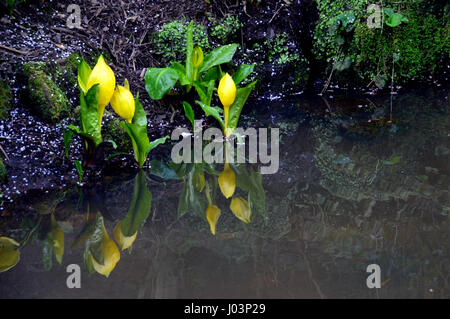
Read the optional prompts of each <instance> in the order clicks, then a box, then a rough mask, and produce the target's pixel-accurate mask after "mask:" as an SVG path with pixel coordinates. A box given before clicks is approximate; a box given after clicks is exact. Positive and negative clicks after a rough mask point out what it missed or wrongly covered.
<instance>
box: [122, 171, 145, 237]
mask: <svg viewBox="0 0 450 319" xmlns="http://www.w3.org/2000/svg"><path fill="white" fill-rule="evenodd" d="M151 205H152V193H151V192H150V191H149V189H148V187H147V182H146V177H145V173H144V171H143V170H140V171H139V173H137V175H136V177H135V179H134V191H133V198H132V200H131V204H130V208H129V209H128V213H127V215H126V216H125V218H124V219H123V221H122V234H123V235H124V236H127V237H129V236H133V235H134V234H135V233H136V232H137V231H138V230H139V229H141V227H142V226H143V225H144V223H145V221H146V220H147V218H148V215H149V214H150V209H151Z"/></svg>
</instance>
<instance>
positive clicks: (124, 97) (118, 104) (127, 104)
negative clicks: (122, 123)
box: [110, 85, 134, 123]
mask: <svg viewBox="0 0 450 319" xmlns="http://www.w3.org/2000/svg"><path fill="white" fill-rule="evenodd" d="M110 103H111V106H112V108H113V109H114V112H116V113H117V115H119V116H120V117H121V118H123V119H125V120H126V121H127V122H128V123H131V120H132V119H133V116H134V97H133V94H131V92H130V90H129V89H128V88H126V87H124V86H121V85H118V86H117V88H116V90H115V91H114V94H113V96H112V98H111V101H110Z"/></svg>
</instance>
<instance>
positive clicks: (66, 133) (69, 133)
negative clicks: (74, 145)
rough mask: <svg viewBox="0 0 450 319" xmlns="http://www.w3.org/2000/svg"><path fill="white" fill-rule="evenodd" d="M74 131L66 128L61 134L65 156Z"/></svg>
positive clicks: (67, 154)
mask: <svg viewBox="0 0 450 319" xmlns="http://www.w3.org/2000/svg"><path fill="white" fill-rule="evenodd" d="M77 129H78V128H77ZM73 133H74V131H72V130H70V129H68V130H64V133H63V136H64V154H65V156H66V158H69V147H70V141H71V140H72V137H73Z"/></svg>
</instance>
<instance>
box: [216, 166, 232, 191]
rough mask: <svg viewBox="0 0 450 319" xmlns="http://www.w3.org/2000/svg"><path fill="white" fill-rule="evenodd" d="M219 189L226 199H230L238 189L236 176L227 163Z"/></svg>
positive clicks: (221, 174) (220, 176)
mask: <svg viewBox="0 0 450 319" xmlns="http://www.w3.org/2000/svg"><path fill="white" fill-rule="evenodd" d="M218 181H219V187H220V190H221V191H222V194H223V196H225V198H230V197H231V196H233V194H234V190H235V188H236V174H235V173H234V171H233V170H232V169H231V168H230V166H229V165H228V163H225V168H224V169H223V171H222V173H220V175H219V179H218Z"/></svg>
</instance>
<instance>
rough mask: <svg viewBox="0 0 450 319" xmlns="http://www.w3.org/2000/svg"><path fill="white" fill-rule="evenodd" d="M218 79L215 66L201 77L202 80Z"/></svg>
mask: <svg viewBox="0 0 450 319" xmlns="http://www.w3.org/2000/svg"><path fill="white" fill-rule="evenodd" d="M211 80H213V81H217V80H219V70H218V68H217V67H215V68H211V69H209V70H208V71H207V72H206V73H205V74H204V75H203V77H202V82H209V81H211Z"/></svg>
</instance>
